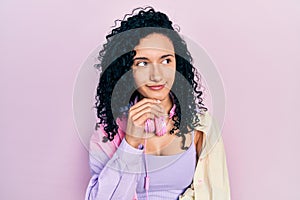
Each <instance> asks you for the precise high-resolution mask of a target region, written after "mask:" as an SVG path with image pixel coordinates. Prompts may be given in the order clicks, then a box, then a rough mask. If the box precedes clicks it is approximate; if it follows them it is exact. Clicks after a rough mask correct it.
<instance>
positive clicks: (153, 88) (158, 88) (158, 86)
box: [148, 85, 165, 90]
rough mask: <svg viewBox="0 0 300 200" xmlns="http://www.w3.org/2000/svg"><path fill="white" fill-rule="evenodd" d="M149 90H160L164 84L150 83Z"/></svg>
mask: <svg viewBox="0 0 300 200" xmlns="http://www.w3.org/2000/svg"><path fill="white" fill-rule="evenodd" d="M148 87H149V88H150V89H151V90H161V89H163V88H164V87H165V85H152V86H148Z"/></svg>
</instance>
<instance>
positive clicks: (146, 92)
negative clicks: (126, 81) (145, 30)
mask: <svg viewBox="0 0 300 200" xmlns="http://www.w3.org/2000/svg"><path fill="white" fill-rule="evenodd" d="M134 50H135V51H136V55H135V57H134V62H133V65H132V70H133V77H134V80H135V84H136V86H137V90H138V91H139V93H140V94H141V95H143V96H144V97H147V98H153V99H159V100H161V101H162V100H165V99H166V98H169V95H168V94H169V92H170V89H171V87H172V85H173V83H174V79H175V72H176V60H175V53H174V46H173V44H172V42H171V40H170V39H169V38H168V37H166V36H164V35H162V34H158V33H152V34H150V35H148V36H146V37H145V38H142V39H141V40H140V43H139V44H138V45H137V46H136V47H135V48H134Z"/></svg>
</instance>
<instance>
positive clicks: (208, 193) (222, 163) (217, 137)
mask: <svg viewBox="0 0 300 200" xmlns="http://www.w3.org/2000/svg"><path fill="white" fill-rule="evenodd" d="M203 121H204V122H205V123H204V126H202V127H198V130H201V131H202V132H203V133H204V135H203V140H204V142H203V145H202V152H201V155H200V158H199V160H198V163H197V167H196V171H195V176H194V181H193V184H194V188H195V199H201V200H230V198H231V197H230V184H229V176H228V170H227V163H226V155H225V149H224V144H223V138H222V136H221V131H220V128H219V126H218V124H217V122H216V121H215V120H214V119H213V118H212V116H211V115H209V114H207V115H205V116H203Z"/></svg>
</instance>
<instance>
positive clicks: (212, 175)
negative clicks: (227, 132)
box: [85, 112, 230, 200]
mask: <svg viewBox="0 0 300 200" xmlns="http://www.w3.org/2000/svg"><path fill="white" fill-rule="evenodd" d="M198 117H199V118H200V122H201V126H200V125H199V126H197V127H196V128H195V129H196V130H199V131H202V132H203V133H204V134H203V143H202V150H201V153H200V156H199V158H198V161H197V165H196V169H195V173H194V178H193V182H192V183H191V186H190V187H189V188H187V189H186V191H185V192H184V194H183V195H180V196H179V199H180V200H193V199H196V200H230V185H229V177H228V171H227V164H226V156H225V150H224V145H223V139H222V137H221V131H220V129H219V127H218V125H217V123H216V121H215V120H214V119H213V117H212V116H211V115H210V113H209V112H205V113H204V114H198ZM117 124H118V125H119V127H121V126H122V123H121V121H120V120H119V119H117ZM121 129H122V128H120V129H119V132H118V135H116V136H115V138H114V140H113V141H112V142H106V143H103V142H102V137H103V136H105V135H106V133H105V131H104V130H103V127H102V126H101V127H100V130H99V129H98V130H97V131H96V132H95V133H94V134H93V135H92V137H91V139H90V151H89V161H90V162H89V164H90V170H91V179H90V181H89V183H88V186H87V189H86V195H85V200H108V199H118V200H121V199H124V200H130V199H137V195H136V186H137V176H138V173H141V169H142V153H143V152H142V150H139V149H136V148H133V147H132V146H130V145H129V144H128V143H127V142H126V140H125V139H124V135H125V133H124V132H123V131H121ZM122 130H124V129H122Z"/></svg>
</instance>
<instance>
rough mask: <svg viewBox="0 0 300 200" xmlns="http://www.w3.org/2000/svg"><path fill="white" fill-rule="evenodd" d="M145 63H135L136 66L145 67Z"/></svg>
mask: <svg viewBox="0 0 300 200" xmlns="http://www.w3.org/2000/svg"><path fill="white" fill-rule="evenodd" d="M146 65H147V62H139V63H137V64H136V66H139V67H145V66H146Z"/></svg>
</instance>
